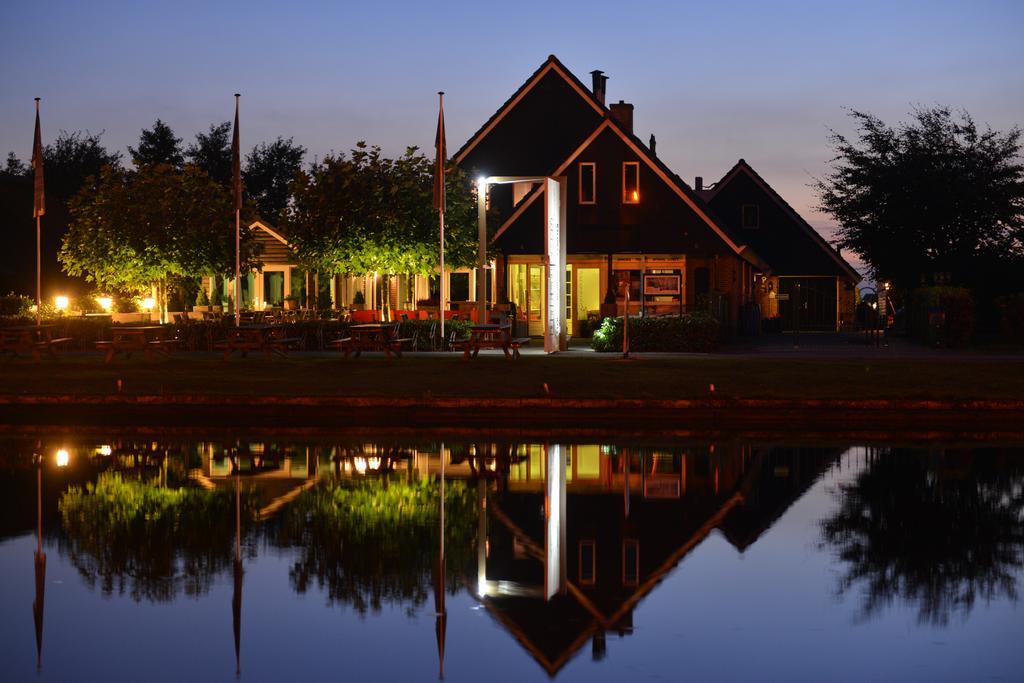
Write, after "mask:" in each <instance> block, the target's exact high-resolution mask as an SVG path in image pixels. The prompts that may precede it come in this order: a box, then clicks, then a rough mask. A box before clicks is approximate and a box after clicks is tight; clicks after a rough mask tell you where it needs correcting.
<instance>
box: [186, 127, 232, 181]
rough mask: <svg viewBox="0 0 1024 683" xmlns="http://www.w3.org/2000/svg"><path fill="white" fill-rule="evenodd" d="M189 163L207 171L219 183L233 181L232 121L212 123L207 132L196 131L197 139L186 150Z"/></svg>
mask: <svg viewBox="0 0 1024 683" xmlns="http://www.w3.org/2000/svg"><path fill="white" fill-rule="evenodd" d="M185 158H186V159H187V160H188V163H190V164H195V165H196V166H198V167H199V168H201V169H203V170H204V171H206V173H207V175H209V176H210V177H211V178H213V179H214V180H216V181H217V182H218V183H223V184H225V185H227V184H230V183H231V122H230V121H225V122H223V123H217V124H210V130H209V131H208V132H206V133H196V140H195V142H193V143H192V144H191V145H189V146H188V149H186V150H185Z"/></svg>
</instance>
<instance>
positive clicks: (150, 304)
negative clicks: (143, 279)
mask: <svg viewBox="0 0 1024 683" xmlns="http://www.w3.org/2000/svg"><path fill="white" fill-rule="evenodd" d="M140 303H141V304H142V310H144V311H152V310H153V308H154V307H155V306H156V301H155V300H154V299H153V297H151V296H147V297H146V298H145V299H143V300H142V301H141V302H140Z"/></svg>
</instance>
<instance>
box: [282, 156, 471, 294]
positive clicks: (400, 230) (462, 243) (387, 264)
mask: <svg viewBox="0 0 1024 683" xmlns="http://www.w3.org/2000/svg"><path fill="white" fill-rule="evenodd" d="M432 173H433V162H432V161H431V160H430V159H428V158H427V157H425V156H424V155H422V154H419V153H417V150H416V148H415V147H410V148H408V149H407V150H406V152H405V154H404V155H402V156H401V157H399V158H398V159H387V158H384V157H382V156H381V153H380V148H379V147H368V146H367V145H366V143H365V142H359V143H358V144H357V145H356V148H355V149H353V150H352V152H351V154H350V155H349V156H346V155H344V154H341V155H337V156H334V155H330V156H327V157H326V158H325V159H324V160H323V161H322V162H320V163H319V164H316V165H314V166H313V167H312V168H310V169H309V170H308V171H303V172H300V173H299V174H298V176H297V177H296V179H295V182H294V183H293V184H292V192H293V195H294V201H293V204H292V206H291V207H289V208H288V210H287V211H286V212H285V214H284V221H283V223H284V226H285V227H286V229H287V232H288V236H289V238H290V239H291V241H292V244H293V245H294V247H295V251H296V255H297V257H298V259H299V261H300V262H301V263H302V264H303V265H304V266H305V267H307V268H308V269H310V270H318V271H325V272H328V273H359V274H363V273H372V272H379V273H382V274H385V275H387V274H413V273H419V274H423V275H428V274H430V273H432V272H434V270H435V269H436V268H437V267H438V264H439V253H438V221H437V218H438V217H437V212H436V211H435V210H434V209H433V207H432V205H431V193H432V187H433V184H432V183H433V180H432V177H433V176H432ZM446 187H447V195H448V202H447V211H446V213H445V264H446V265H448V266H450V267H453V268H458V267H464V266H472V265H474V264H475V258H476V250H477V227H476V200H475V197H474V196H473V192H472V187H471V182H470V180H469V178H468V177H467V176H466V175H465V174H464V173H462V172H461V171H460V170H458V169H455V168H452V169H450V170H449V172H448V174H447V176H446Z"/></svg>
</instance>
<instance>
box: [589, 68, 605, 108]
mask: <svg viewBox="0 0 1024 683" xmlns="http://www.w3.org/2000/svg"><path fill="white" fill-rule="evenodd" d="M590 78H591V87H592V88H593V90H594V97H596V98H597V101H598V102H600V103H601V106H604V94H605V90H606V89H607V87H608V77H607V76H605V75H604V72H603V71H601V70H600V69H594V70H593V71H591V72H590Z"/></svg>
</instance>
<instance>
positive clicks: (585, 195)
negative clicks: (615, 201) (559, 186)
mask: <svg viewBox="0 0 1024 683" xmlns="http://www.w3.org/2000/svg"><path fill="white" fill-rule="evenodd" d="M596 169H597V165H596V164H594V163H593V162H584V163H581V164H580V204H596V203H597V170H596Z"/></svg>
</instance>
